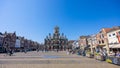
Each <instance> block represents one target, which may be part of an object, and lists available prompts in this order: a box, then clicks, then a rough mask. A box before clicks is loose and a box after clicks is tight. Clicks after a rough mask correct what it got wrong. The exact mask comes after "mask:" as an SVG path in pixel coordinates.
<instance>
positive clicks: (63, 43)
mask: <svg viewBox="0 0 120 68" xmlns="http://www.w3.org/2000/svg"><path fill="white" fill-rule="evenodd" d="M44 45H45V47H46V48H47V49H49V50H52V49H59V50H62V49H66V47H67V45H68V39H67V38H66V36H65V35H64V34H63V33H62V35H60V33H59V27H58V26H56V27H55V28H54V33H53V35H51V34H50V33H49V36H47V37H46V38H45V42H44Z"/></svg>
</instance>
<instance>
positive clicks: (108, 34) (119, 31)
mask: <svg viewBox="0 0 120 68" xmlns="http://www.w3.org/2000/svg"><path fill="white" fill-rule="evenodd" d="M79 45H80V47H81V48H82V47H83V48H85V47H86V46H87V45H89V48H90V50H91V52H95V51H96V52H98V51H100V50H106V52H107V53H108V54H109V53H110V51H113V52H116V51H120V26H116V27H112V28H102V29H101V30H100V31H99V32H98V33H97V34H93V35H88V36H80V38H79Z"/></svg>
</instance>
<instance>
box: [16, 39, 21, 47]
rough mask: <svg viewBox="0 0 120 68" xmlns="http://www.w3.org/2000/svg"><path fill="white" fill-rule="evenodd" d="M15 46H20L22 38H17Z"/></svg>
mask: <svg viewBox="0 0 120 68" xmlns="http://www.w3.org/2000/svg"><path fill="white" fill-rule="evenodd" d="M15 47H16V48H20V40H19V39H16V43H15Z"/></svg>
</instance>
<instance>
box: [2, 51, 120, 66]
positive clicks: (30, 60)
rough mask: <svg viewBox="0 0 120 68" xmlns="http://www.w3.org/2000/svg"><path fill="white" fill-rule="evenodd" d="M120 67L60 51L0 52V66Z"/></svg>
mask: <svg viewBox="0 0 120 68" xmlns="http://www.w3.org/2000/svg"><path fill="white" fill-rule="evenodd" d="M68 67H69V68H106V67H109V68H120V66H117V65H113V64H109V63H106V62H102V61H97V60H95V59H90V58H86V57H82V56H78V55H72V54H70V55H67V54H66V52H65V51H62V52H58V53H57V52H36V51H34V52H28V53H26V54H25V53H15V54H14V55H13V56H7V55H5V54H0V68H68Z"/></svg>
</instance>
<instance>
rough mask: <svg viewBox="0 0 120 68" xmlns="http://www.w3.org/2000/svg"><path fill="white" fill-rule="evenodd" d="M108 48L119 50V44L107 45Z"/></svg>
mask: <svg viewBox="0 0 120 68" xmlns="http://www.w3.org/2000/svg"><path fill="white" fill-rule="evenodd" d="M109 48H120V44H113V45H109Z"/></svg>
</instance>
